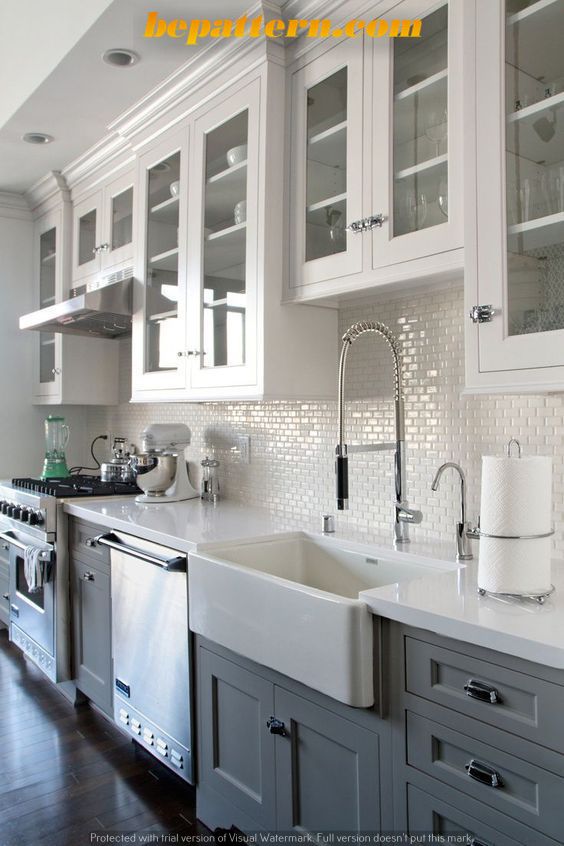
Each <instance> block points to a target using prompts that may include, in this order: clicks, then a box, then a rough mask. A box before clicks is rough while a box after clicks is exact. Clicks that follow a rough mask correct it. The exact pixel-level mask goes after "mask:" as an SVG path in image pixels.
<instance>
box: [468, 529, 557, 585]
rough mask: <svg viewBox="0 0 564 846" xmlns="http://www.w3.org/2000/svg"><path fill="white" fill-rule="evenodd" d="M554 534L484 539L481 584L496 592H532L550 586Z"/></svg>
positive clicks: (480, 567) (481, 551) (479, 575)
mask: <svg viewBox="0 0 564 846" xmlns="http://www.w3.org/2000/svg"><path fill="white" fill-rule="evenodd" d="M551 550H552V538H537V539H535V540H505V539H499V538H484V537H482V538H481V539H480V560H479V561H478V587H480V588H482V589H483V590H489V591H491V592H492V593H516V594H520V595H525V594H531V595H532V596H536V595H540V594H543V593H546V592H547V591H548V590H550V583H551V581H550V558H551Z"/></svg>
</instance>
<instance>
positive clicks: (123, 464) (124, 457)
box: [100, 438, 133, 482]
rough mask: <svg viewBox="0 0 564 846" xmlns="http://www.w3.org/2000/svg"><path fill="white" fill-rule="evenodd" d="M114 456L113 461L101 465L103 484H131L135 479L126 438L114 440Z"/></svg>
mask: <svg viewBox="0 0 564 846" xmlns="http://www.w3.org/2000/svg"><path fill="white" fill-rule="evenodd" d="M112 455H113V458H112V460H111V461H104V462H102V464H101V465H100V478H101V480H102V482H130V481H131V480H132V479H133V469H132V467H131V463H130V462H131V456H130V455H129V452H128V451H127V443H126V440H125V438H114V442H113V444H112Z"/></svg>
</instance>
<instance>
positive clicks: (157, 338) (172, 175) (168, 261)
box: [145, 153, 182, 373]
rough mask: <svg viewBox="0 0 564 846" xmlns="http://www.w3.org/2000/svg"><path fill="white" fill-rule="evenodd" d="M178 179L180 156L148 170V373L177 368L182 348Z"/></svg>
mask: <svg viewBox="0 0 564 846" xmlns="http://www.w3.org/2000/svg"><path fill="white" fill-rule="evenodd" d="M179 180H180V153H175V154H174V155H171V156H169V158H168V159H166V160H164V161H162V162H159V163H158V164H156V165H155V166H154V167H152V168H150V169H149V173H148V181H147V208H148V216H147V273H146V279H147V289H146V301H145V372H148V373H153V372H157V371H160V370H174V369H176V368H177V362H178V353H179V351H180V350H181V349H182V346H181V340H180V334H179V321H178V225H179V219H178V204H179Z"/></svg>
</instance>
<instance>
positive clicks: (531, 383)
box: [466, 0, 564, 391]
mask: <svg viewBox="0 0 564 846" xmlns="http://www.w3.org/2000/svg"><path fill="white" fill-rule="evenodd" d="M469 5H473V4H469ZM475 28H476V30H475V39H476V52H475V54H474V56H473V63H474V68H475V74H476V100H475V102H474V103H470V104H469V105H470V107H472V108H473V109H474V110H475V120H476V136H475V161H476V169H475V172H473V169H472V171H471V172H469V174H468V183H467V192H468V215H467V221H468V227H467V243H468V244H471V245H472V249H471V250H470V249H468V250H467V274H466V290H467V297H466V303H467V309H468V310H470V309H472V308H473V307H474V306H477V307H482V308H478V309H477V310H476V313H475V316H474V319H475V321H476V322H475V323H472V322H471V318H470V317H467V321H468V323H467V333H466V337H467V362H466V365H467V367H466V373H467V385H468V387H469V388H471V389H475V390H486V391H490V390H494V389H498V390H523V389H527V388H528V389H530V390H542V389H554V390H562V388H563V387H564V281H563V276H562V270H563V268H564V50H563V49H562V33H563V32H564V3H562V2H561V0H537V2H530V0H529V2H526V0H507V2H505V0H477V2H476V17H475ZM474 185H475V186H476V190H475V191H474V190H473V186H474ZM483 307H485V308H483ZM492 312H493V313H492Z"/></svg>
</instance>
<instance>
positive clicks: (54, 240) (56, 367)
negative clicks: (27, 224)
mask: <svg viewBox="0 0 564 846" xmlns="http://www.w3.org/2000/svg"><path fill="white" fill-rule="evenodd" d="M65 193H66V192H65ZM70 226H71V207H70V201H69V200H68V199H62V200H61V201H59V202H57V203H56V204H54V205H53V206H52V208H51V209H50V211H47V212H44V213H43V214H41V216H40V217H38V218H37V219H36V220H35V223H34V267H35V290H36V308H37V309H40V308H48V307H49V306H52V305H54V304H55V303H58V302H60V301H61V300H63V299H66V298H67V297H68V288H69V281H70V280H69V271H70ZM33 342H34V345H35V355H34V388H33V403H34V404H35V405H60V404H65V405H73V404H80V405H111V404H113V403H116V402H117V400H118V357H117V353H118V348H117V344H115V343H114V342H113V341H105V340H99V339H96V338H84V337H78V336H74V335H62V334H60V333H54V332H33ZM85 361H87V362H88V371H87V374H86V373H85V367H84V363H85Z"/></svg>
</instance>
